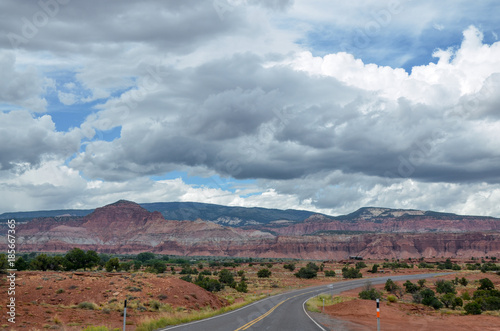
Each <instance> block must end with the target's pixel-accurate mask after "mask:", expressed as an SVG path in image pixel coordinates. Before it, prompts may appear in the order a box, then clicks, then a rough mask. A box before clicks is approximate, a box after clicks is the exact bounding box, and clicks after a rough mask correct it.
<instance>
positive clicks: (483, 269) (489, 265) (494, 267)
mask: <svg viewBox="0 0 500 331" xmlns="http://www.w3.org/2000/svg"><path fill="white" fill-rule="evenodd" d="M480 270H481V272H487V271H499V270H500V267H499V266H497V265H496V264H495V263H493V262H487V263H483V265H482V266H481V269H480Z"/></svg>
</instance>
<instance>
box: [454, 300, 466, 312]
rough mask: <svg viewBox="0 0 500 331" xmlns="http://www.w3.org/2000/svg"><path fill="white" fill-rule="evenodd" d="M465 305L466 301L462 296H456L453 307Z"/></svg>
mask: <svg viewBox="0 0 500 331" xmlns="http://www.w3.org/2000/svg"><path fill="white" fill-rule="evenodd" d="M463 305H464V302H463V300H462V299H461V298H455V301H454V302H453V309H455V307H462V306H463Z"/></svg>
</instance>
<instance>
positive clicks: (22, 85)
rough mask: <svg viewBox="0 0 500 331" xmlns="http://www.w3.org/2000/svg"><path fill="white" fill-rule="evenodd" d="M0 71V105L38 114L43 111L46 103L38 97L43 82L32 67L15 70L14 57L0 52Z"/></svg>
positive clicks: (8, 53) (42, 87) (12, 54)
mask: <svg viewBox="0 0 500 331" xmlns="http://www.w3.org/2000/svg"><path fill="white" fill-rule="evenodd" d="M0 71H1V72H2V80H1V81H0V103H6V104H9V105H12V106H13V108H17V107H26V108H28V109H31V110H33V111H38V112H40V111H44V110H45V107H46V106H47V102H46V100H45V99H43V98H41V97H40V95H41V94H42V92H43V90H44V84H43V80H42V78H41V77H40V76H39V75H38V73H37V71H36V69H35V68H34V67H33V66H30V67H28V68H24V70H20V69H19V68H16V55H15V54H14V53H13V52H6V51H1V50H0Z"/></svg>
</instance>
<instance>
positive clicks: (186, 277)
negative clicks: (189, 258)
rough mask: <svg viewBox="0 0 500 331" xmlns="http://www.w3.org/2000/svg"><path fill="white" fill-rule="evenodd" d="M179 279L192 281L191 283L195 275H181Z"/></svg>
mask: <svg viewBox="0 0 500 331" xmlns="http://www.w3.org/2000/svg"><path fill="white" fill-rule="evenodd" d="M179 279H182V280H183V281H186V282H190V283H191V282H192V281H193V277H191V275H184V276H182V277H180V278H179Z"/></svg>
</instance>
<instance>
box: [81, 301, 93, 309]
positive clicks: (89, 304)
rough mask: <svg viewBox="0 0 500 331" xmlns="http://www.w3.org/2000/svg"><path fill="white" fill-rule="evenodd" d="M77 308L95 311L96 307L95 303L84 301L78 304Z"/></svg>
mask: <svg viewBox="0 0 500 331" xmlns="http://www.w3.org/2000/svg"><path fill="white" fill-rule="evenodd" d="M78 308H80V309H89V310H95V309H96V308H97V307H96V305H95V303H92V302H87V301H84V302H80V303H79V304H78Z"/></svg>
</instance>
